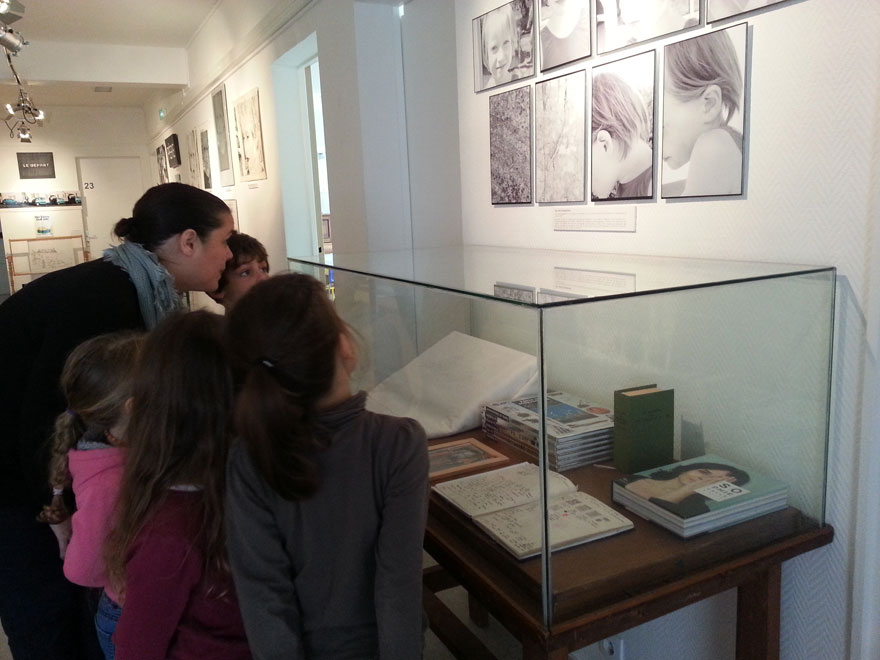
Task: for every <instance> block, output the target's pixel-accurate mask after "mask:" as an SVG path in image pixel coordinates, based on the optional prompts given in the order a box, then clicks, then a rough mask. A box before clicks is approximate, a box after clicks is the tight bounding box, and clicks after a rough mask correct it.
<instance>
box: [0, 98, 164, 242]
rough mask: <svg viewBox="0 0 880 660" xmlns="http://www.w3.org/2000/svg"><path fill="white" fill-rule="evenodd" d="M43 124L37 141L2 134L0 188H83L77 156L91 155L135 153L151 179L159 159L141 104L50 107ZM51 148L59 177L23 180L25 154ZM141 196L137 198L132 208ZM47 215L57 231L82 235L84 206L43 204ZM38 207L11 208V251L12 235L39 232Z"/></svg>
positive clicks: (4, 219) (7, 228) (6, 231)
mask: <svg viewBox="0 0 880 660" xmlns="http://www.w3.org/2000/svg"><path fill="white" fill-rule="evenodd" d="M44 112H45V113H46V119H45V120H44V122H43V126H36V127H33V129H32V130H31V138H32V140H33V141H32V142H31V143H29V144H23V143H21V142H19V141H18V140H17V139H7V138H5V136H4V137H0V191H2V193H3V194H4V195H5V194H7V193H21V192H37V193H42V192H45V193H54V192H56V191H76V190H79V181H78V179H77V173H76V159H77V158H81V157H89V156H96V157H97V156H130V157H135V158H138V159H140V162H141V168H142V179H143V180H144V181H150V180H152V179H153V178H154V176H155V175H154V174H151V169H150V168H151V166H152V169H153V170H155V158H152V159H150V157H149V154H148V151H147V146H146V144H147V137H146V132H145V125H144V113H143V110H142V109H140V108H100V107H49V108H44ZM46 151H48V152H51V153H52V155H53V159H54V162H55V178H54V179H24V180H22V179H19V177H18V159H17V158H16V154H17V153H20V152H46ZM136 201H137V199H132V200H131V206H134V203H135V202H136ZM39 213H40V214H41V215H50V216H52V222H53V230H54V233H55V235H61V234H62V233H63V234H68V235H73V234H82V207H73V208H60V207H56V208H52V207H40V209H39ZM34 214H35V211H34V210H33V209H29V208H16V209H5V210H3V212H2V214H0V227H2V229H3V235H4V242H5V243H6V249H7V251H8V249H9V245H8V241H9V239H10V238H27V237H29V236H36V235H37V234H36V228H35V225H34V221H33V215H34Z"/></svg>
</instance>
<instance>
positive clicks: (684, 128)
mask: <svg viewBox="0 0 880 660" xmlns="http://www.w3.org/2000/svg"><path fill="white" fill-rule="evenodd" d="M665 59H666V80H665V83H664V87H663V159H664V160H665V161H666V162H668V163H669V165H670V166H672V167H674V168H678V167H681V166H682V165H684V164H685V163H687V162H688V161H689V160H690V157H691V151H693V148H694V144H695V143H696V141H697V138H698V137H699V136H700V135H701V134H702V133H704V132H706V131H708V130H711V129H714V128H720V127H721V126H725V125H727V123H728V122H729V121H730V119H731V118H732V117H733V116H734V115H735V114H736V113H737V112H738V111H739V109H740V98H741V97H742V92H743V77H742V68H741V67H740V63H739V58H738V57H737V55H736V50H735V49H734V47H733V40H732V39H731V38H730V35H729V34H728V33H727V31H725V30H722V31H719V32H710V33H708V34H705V35H703V36H700V37H695V38H693V39H687V40H685V41H679V42H677V43H673V44H669V45H668V46H666V49H665Z"/></svg>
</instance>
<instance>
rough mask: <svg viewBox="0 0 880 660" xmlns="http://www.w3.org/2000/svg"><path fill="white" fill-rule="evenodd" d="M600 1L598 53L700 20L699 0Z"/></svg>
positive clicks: (693, 24)
mask: <svg viewBox="0 0 880 660" xmlns="http://www.w3.org/2000/svg"><path fill="white" fill-rule="evenodd" d="M601 5H602V10H603V11H602V16H601V20H600V18H599V16H598V9H597V23H596V40H597V41H598V46H599V53H607V52H609V51H612V50H617V49H618V48H623V47H624V46H631V45H632V44H637V43H640V42H642V41H647V40H649V39H655V38H657V37H662V36H664V35H667V34H672V33H673V32H678V31H679V30H684V29H685V28H689V27H695V26H698V25H699V24H700V2H699V0H602V2H601ZM598 6H599V5H598V4H597V7H598Z"/></svg>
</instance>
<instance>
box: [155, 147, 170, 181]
mask: <svg viewBox="0 0 880 660" xmlns="http://www.w3.org/2000/svg"><path fill="white" fill-rule="evenodd" d="M156 165H157V166H158V168H159V183H168V181H169V178H168V160H167V158H166V156H165V143H164V142H163V143H162V144H160V145H159V146H158V147H156Z"/></svg>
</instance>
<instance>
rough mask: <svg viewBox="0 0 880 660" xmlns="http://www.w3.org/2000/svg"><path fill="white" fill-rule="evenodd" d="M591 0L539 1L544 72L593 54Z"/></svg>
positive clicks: (539, 37)
mask: <svg viewBox="0 0 880 660" xmlns="http://www.w3.org/2000/svg"><path fill="white" fill-rule="evenodd" d="M590 4H591V3H590V0H566V1H565V2H563V3H552V4H551V3H547V4H545V3H544V2H538V4H537V8H538V15H539V21H538V23H539V26H540V27H539V28H538V42H539V43H540V45H541V71H547V70H549V69H554V68H556V67H560V66H563V65H565V64H568V63H570V62H575V61H577V60H581V59H584V58H585V57H589V56H590V55H591V53H592V39H591V35H590V32H591V19H592V16H591V14H590Z"/></svg>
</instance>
